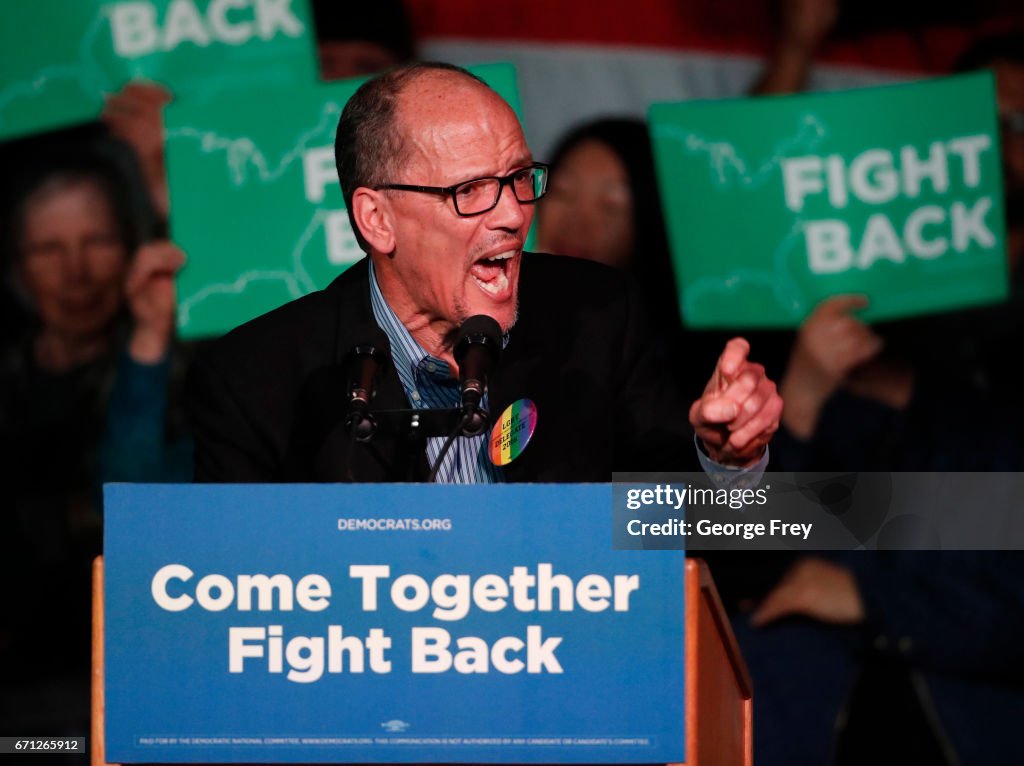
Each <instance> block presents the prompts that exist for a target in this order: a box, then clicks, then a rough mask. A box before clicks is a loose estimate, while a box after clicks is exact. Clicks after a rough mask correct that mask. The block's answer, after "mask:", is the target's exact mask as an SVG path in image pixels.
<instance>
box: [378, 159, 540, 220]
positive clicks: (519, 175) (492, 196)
mask: <svg viewBox="0 0 1024 766" xmlns="http://www.w3.org/2000/svg"><path fill="white" fill-rule="evenodd" d="M506 186H510V187H511V188H512V193H513V194H514V195H515V198H516V199H517V200H518V201H519V202H521V203H524V204H525V203H530V202H536V201H537V200H539V199H540V198H541V197H543V196H544V194H545V192H547V190H548V166H547V165H545V164H544V163H543V162H535V163H533V164H532V165H527V166H526V167H525V168H519V169H518V170H515V171H513V172H511V173H509V174H508V175H507V176H485V177H483V178H471V179H470V180H468V181H463V182H462V183H457V184H455V185H454V186H416V185H413V184H381V185H380V186H375V187H373V188H374V189H376V190H380V189H394V190H396V191H412V192H423V193H425V194H442V195H445V196H450V197H451V198H452V203H453V204H454V205H455V212H456V213H458V214H459V215H461V216H471V215H480V214H482V213H486V212H487V211H488V210H493V209H494V208H495V207H497V206H498V200H500V199H501V190H502V189H504V188H505V187H506Z"/></svg>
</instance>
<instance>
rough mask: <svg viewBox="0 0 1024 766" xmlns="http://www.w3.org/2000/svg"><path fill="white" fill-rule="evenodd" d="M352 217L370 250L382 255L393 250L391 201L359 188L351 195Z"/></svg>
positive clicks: (382, 195)
mask: <svg viewBox="0 0 1024 766" xmlns="http://www.w3.org/2000/svg"><path fill="white" fill-rule="evenodd" d="M352 217H353V218H354V219H355V222H356V226H358V227H359V233H360V234H362V235H363V239H365V240H366V241H367V243H368V244H369V245H370V247H371V248H373V249H374V250H375V251H376V252H378V253H382V254H384V255H390V254H391V253H392V252H393V251H394V249H395V230H394V226H393V225H392V222H393V220H394V219H393V217H392V215H391V201H390V200H389V199H388V198H387V197H385V196H384V194H383V193H381V192H379V191H375V190H374V189H368V188H367V187H365V186H360V187H359V188H358V189H356V190H355V192H354V193H353V194H352Z"/></svg>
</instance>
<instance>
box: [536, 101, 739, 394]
mask: <svg viewBox="0 0 1024 766" xmlns="http://www.w3.org/2000/svg"><path fill="white" fill-rule="evenodd" d="M537 218H538V223H537V249H538V250H540V251H541V252H548V253H557V254H559V255H569V256H573V257H576V258H585V259H587V260H591V261H597V262H599V263H603V264H605V265H607V266H612V267H614V268H617V269H621V270H622V271H624V272H627V273H629V274H630V276H631V277H632V278H633V279H634V280H635V281H636V282H637V285H638V286H639V288H640V291H641V293H642V294H643V296H644V297H645V299H646V310H647V313H648V316H649V317H650V319H651V323H652V325H653V328H652V329H653V338H654V344H655V347H656V351H657V353H658V355H659V357H660V358H661V361H662V362H663V363H665V364H666V365H667V366H668V367H669V369H671V370H672V371H673V374H674V375H675V377H676V379H677V381H678V382H679V383H680V385H681V386H682V387H683V390H684V391H686V392H687V393H689V392H694V391H699V390H700V387H701V386H703V384H704V381H703V380H702V379H699V376H697V375H695V373H694V370H703V369H705V368H706V367H707V366H709V365H711V364H713V363H714V360H715V358H716V357H717V355H718V349H720V348H721V346H722V342H723V338H725V337H726V336H724V335H721V336H719V335H718V334H715V335H714V337H711V336H710V335H706V334H698V333H686V332H685V331H684V329H683V326H682V322H681V319H680V313H679V299H678V297H677V294H676V281H675V277H674V275H673V271H672V262H671V258H670V254H669V245H668V239H667V234H666V229H665V220H664V217H663V214H662V207H661V198H660V195H659V194H658V183H657V178H656V175H655V166H654V157H653V154H652V152H651V141H650V137H649V136H648V133H647V125H646V124H645V123H644V122H642V121H640V120H635V119H628V118H621V119H619V118H608V119H601V120H596V121H593V122H588V123H584V124H582V125H579V126H577V127H576V128H574V129H572V130H570V131H569V132H568V133H567V134H566V135H565V136H564V137H563V138H562V139H561V140H560V141H559V143H558V145H557V146H556V148H555V151H554V153H553V155H552V157H551V182H550V185H549V187H548V193H547V196H545V197H544V198H543V199H542V200H541V201H540V203H539V204H538V209H537Z"/></svg>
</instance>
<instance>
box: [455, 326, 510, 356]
mask: <svg viewBox="0 0 1024 766" xmlns="http://www.w3.org/2000/svg"><path fill="white" fill-rule="evenodd" d="M501 335H502V333H501V325H499V324H498V322H497V321H496V320H495V319H494V317H490V316H487V314H476V315H475V316H471V317H470V318H469V319H467V320H466V321H465V322H463V323H462V326H461V327H459V332H458V334H457V335H456V336H455V361H456V362H458V363H459V364H462V361H461V360H462V356H463V355H464V354H465V353H466V350H467V349H468V348H469V346H470V345H473V344H480V345H482V346H484V347H485V348H487V350H488V351H490V353H491V356H492V357H493V358H494V359H497V357H498V353H499V352H500V351H501Z"/></svg>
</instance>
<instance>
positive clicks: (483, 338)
mask: <svg viewBox="0 0 1024 766" xmlns="http://www.w3.org/2000/svg"><path fill="white" fill-rule="evenodd" d="M501 336H502V333H501V327H500V326H499V325H498V323H497V322H496V321H495V320H494V319H493V318H492V317H489V316H487V315H486V314H477V315H476V316H471V317H470V318H469V319H467V320H466V321H465V322H463V323H462V326H461V327H460V328H459V332H458V334H457V335H456V337H455V348H454V350H453V355H454V357H455V362H456V363H457V364H458V365H459V384H460V386H461V388H462V413H463V419H464V420H466V421H467V422H466V424H465V427H464V428H463V431H462V432H463V434H465V435H466V436H477V435H478V434H480V433H483V430H484V429H485V428H486V427H487V413H486V412H484V411H483V410H482V409H480V400H481V399H483V396H484V393H485V392H486V391H487V378H488V376H489V375H490V373H491V370H493V369H494V368H495V367H496V366H497V364H498V357H499V356H500V355H501Z"/></svg>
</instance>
